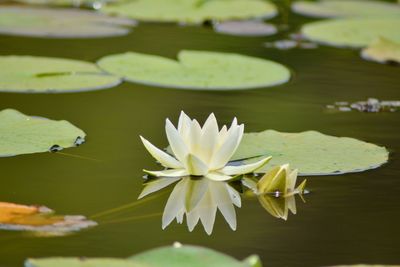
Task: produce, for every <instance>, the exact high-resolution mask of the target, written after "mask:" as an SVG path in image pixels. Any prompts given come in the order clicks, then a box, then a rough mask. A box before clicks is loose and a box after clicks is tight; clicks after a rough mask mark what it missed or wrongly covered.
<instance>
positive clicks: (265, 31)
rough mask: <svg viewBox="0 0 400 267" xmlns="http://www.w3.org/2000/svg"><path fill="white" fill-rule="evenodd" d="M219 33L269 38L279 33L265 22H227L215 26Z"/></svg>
mask: <svg viewBox="0 0 400 267" xmlns="http://www.w3.org/2000/svg"><path fill="white" fill-rule="evenodd" d="M214 29H215V31H216V32H218V33H223V34H228V35H236V36H269V35H273V34H275V33H277V32H278V30H277V29H276V27H275V26H274V25H272V24H269V23H265V22H263V21H254V20H253V21H252V20H247V21H246V20H245V21H240V20H239V21H225V22H220V23H216V24H214Z"/></svg>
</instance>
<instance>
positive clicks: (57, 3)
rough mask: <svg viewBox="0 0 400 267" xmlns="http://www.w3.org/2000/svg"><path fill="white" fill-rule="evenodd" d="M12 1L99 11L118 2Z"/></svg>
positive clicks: (95, 0) (111, 0)
mask: <svg viewBox="0 0 400 267" xmlns="http://www.w3.org/2000/svg"><path fill="white" fill-rule="evenodd" d="M14 1H16V2H20V3H24V4H29V5H47V6H73V7H90V8H94V9H99V8H101V7H102V6H103V5H104V4H109V3H115V2H118V1H120V0H14Z"/></svg>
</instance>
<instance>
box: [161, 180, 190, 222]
mask: <svg viewBox="0 0 400 267" xmlns="http://www.w3.org/2000/svg"><path fill="white" fill-rule="evenodd" d="M187 181H188V179H182V180H181V181H180V182H179V183H177V184H176V185H175V187H174V189H173V190H172V193H171V194H170V195H169V198H168V201H167V204H166V205H165V208H164V213H163V217H162V229H165V228H166V227H167V226H168V225H169V224H170V223H171V222H172V221H173V220H174V219H175V218H178V219H179V217H180V214H181V212H182V210H184V202H183V201H182V199H183V197H184V195H185V192H186V191H185V187H186V185H187Z"/></svg>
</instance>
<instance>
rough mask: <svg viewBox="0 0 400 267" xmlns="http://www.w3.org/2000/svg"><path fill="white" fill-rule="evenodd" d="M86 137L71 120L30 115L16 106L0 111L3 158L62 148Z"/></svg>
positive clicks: (78, 142)
mask: <svg viewBox="0 0 400 267" xmlns="http://www.w3.org/2000/svg"><path fill="white" fill-rule="evenodd" d="M85 137H86V134H85V132H83V131H82V130H81V129H79V128H77V127H76V126H74V125H72V124H71V123H69V122H68V121H64V120H61V121H54V120H50V119H46V118H41V117H31V116H27V115H24V114H22V113H21V112H19V111H17V110H13V109H5V110H2V111H0V157H10V156H16V155H21V154H31V153H39V152H49V151H59V150H61V149H64V148H69V147H75V146H78V145H80V144H82V143H83V142H84V141H85Z"/></svg>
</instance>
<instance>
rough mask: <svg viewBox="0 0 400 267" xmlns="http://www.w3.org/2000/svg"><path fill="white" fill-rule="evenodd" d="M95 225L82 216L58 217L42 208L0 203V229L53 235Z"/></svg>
mask: <svg viewBox="0 0 400 267" xmlns="http://www.w3.org/2000/svg"><path fill="white" fill-rule="evenodd" d="M95 225H97V224H96V223H95V222H93V221H89V220H86V218H85V217H84V216H60V215H54V214H53V211H52V210H50V209H48V208H46V207H43V206H27V205H20V204H14V203H8V202H0V229H3V230H14V231H35V232H43V233H49V234H54V235H60V234H66V233H68V232H74V231H79V230H81V229H84V228H88V227H91V226H95Z"/></svg>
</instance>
